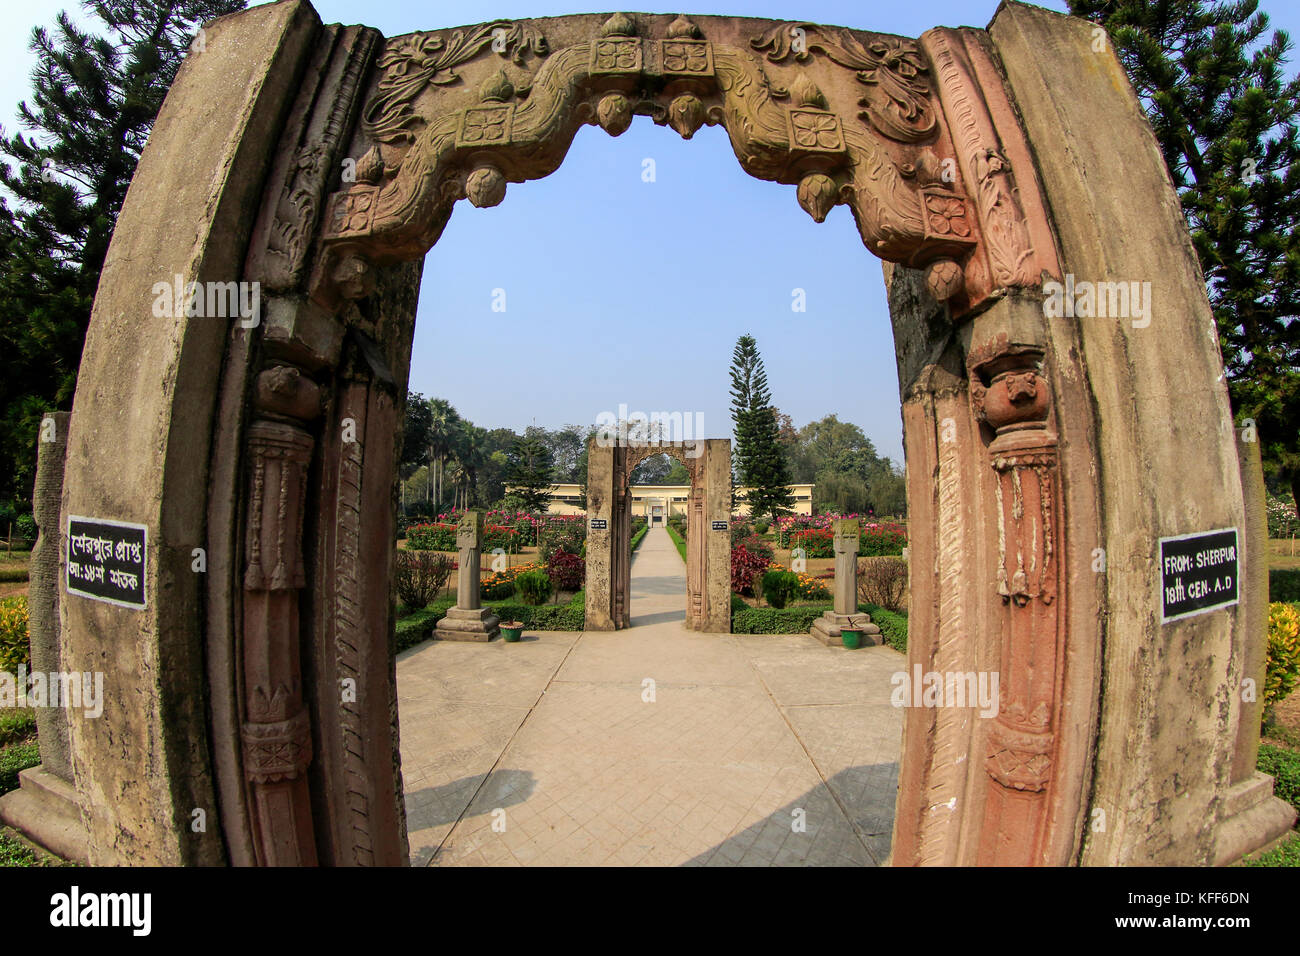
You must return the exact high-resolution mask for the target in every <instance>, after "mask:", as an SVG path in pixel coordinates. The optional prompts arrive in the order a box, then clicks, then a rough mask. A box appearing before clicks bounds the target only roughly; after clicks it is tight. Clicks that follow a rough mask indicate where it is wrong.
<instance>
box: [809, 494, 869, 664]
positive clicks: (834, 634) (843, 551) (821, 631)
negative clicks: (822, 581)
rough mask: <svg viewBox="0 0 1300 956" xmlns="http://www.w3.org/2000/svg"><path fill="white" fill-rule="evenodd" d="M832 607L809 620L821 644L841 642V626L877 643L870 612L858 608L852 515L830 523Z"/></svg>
mask: <svg viewBox="0 0 1300 956" xmlns="http://www.w3.org/2000/svg"><path fill="white" fill-rule="evenodd" d="M833 530H834V539H833V541H834V547H835V608H834V610H831V611H827V612H826V613H825V614H823V615H822V616H821V617H819V618H818V619H817V620H815V621H813V626H812V629H811V630H810V631H809V633H810V634H812V636H813V637H815V638H817V640H819V641H821V642H822V643H823V644H826V645H828V646H829V645H832V644H839V645H841V646H842V645H843V643H844V641H843V639H842V638H841V637H840V631H842V630H843V629H844V628H846V627H847V628H849V629H850V630H858V631H861V632H862V643H863V644H864V645H866V644H879V643H881V637H880V628H879V627H877V626H876V625H875V624H872V623H871V615H869V614H862V613H860V612H859V611H858V535H859V525H858V522H857V519H855V518H838V519H836V521H835V523H834V526H833Z"/></svg>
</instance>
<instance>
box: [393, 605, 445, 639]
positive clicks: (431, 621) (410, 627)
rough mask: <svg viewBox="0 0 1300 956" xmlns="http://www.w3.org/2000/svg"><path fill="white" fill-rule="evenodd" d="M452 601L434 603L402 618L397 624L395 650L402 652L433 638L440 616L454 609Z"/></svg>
mask: <svg viewBox="0 0 1300 956" xmlns="http://www.w3.org/2000/svg"><path fill="white" fill-rule="evenodd" d="M455 605H456V601H455V600H454V599H450V600H448V599H444V600H441V601H434V602H433V603H432V604H430V605H429V606H428V607H426V608H422V609H421V610H419V611H416V612H414V613H413V614H411V615H409V616H407V617H404V618H402V619H401V620H400V621H398V622H397V650H398V651H399V652H400V651H404V650H406V649H407V648H408V647H414V646H415V645H416V644H423V643H424V642H425V641H427V640H428V639H429V638H430V637H432V636H433V628H434V625H436V624H437V623H438V622H439V621H440V620H442V616H443V615H444V614H446V613H447V608H449V607H455Z"/></svg>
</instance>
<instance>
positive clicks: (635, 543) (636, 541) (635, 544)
mask: <svg viewBox="0 0 1300 956" xmlns="http://www.w3.org/2000/svg"><path fill="white" fill-rule="evenodd" d="M649 530H650V526H649V525H648V524H647V525H642V526H641V530H640V531H638V532H637V533H636V534H634V535H632V550H633V551H635V550H636V549H637V548H639V547H641V539H642V538H644V537H645V536H646V532H647V531H649Z"/></svg>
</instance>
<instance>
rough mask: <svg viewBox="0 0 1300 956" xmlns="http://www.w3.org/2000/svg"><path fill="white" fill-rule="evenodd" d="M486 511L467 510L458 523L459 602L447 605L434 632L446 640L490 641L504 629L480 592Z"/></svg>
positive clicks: (457, 582) (457, 579) (457, 595)
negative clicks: (484, 513)
mask: <svg viewBox="0 0 1300 956" xmlns="http://www.w3.org/2000/svg"><path fill="white" fill-rule="evenodd" d="M482 546H483V512H482V511H466V512H465V513H464V514H463V515H461V516H460V521H459V522H458V523H457V525H456V550H457V561H458V562H459V565H460V568H459V570H458V571H457V574H456V606H455V607H453V608H448V610H447V614H446V616H445V617H444V618H443V619H442V620H440V621H439V622H438V627H437V629H436V633H435V635H434V636H436V637H438V638H440V639H441V640H444V641H490V640H492V638H494V637H496V636H497V635H498V634H499V633H501V628H500V627H499V624H500V619H499V618H498V617H497V616H496V615H495V614H493V613H492V612H491V611H490V610H489V609H488V608H485V607H483V601H482V598H481V597H480V592H479V587H480V583H479V571H480V569H481V560H482V559H481V558H480V555H479V548H481V547H482Z"/></svg>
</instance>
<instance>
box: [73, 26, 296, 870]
mask: <svg viewBox="0 0 1300 956" xmlns="http://www.w3.org/2000/svg"><path fill="white" fill-rule="evenodd" d="M319 30H320V20H319V18H318V17H317V16H316V14H315V12H314V11H313V10H312V8H311V6H310V5H309V4H307V3H305V2H287V3H275V4H267V5H265V6H261V7H254V8H252V9H250V10H247V11H244V12H243V13H241V14H239V15H238V16H230V17H222V18H221V19H219V20H216V21H214V22H213V23H210V24H208V25H207V27H206V31H207V32H206V50H205V52H202V53H195V54H193V55H190V56H187V57H186V58H185V61H184V63H183V64H182V65H181V68H180V70H179V71H178V73H177V75H176V80H175V82H174V83H173V84H172V86H171V89H170V90H169V91H168V94H167V98H166V101H165V102H164V103H163V106H162V109H161V111H160V112H159V114H158V119H157V122H156V123H155V124H154V127H153V130H152V131H151V132H150V134H149V142H148V144H147V146H146V147H145V149H144V152H143V154H142V155H141V158H140V162H139V165H138V166H137V167H136V170H135V175H134V177H133V179H132V181H131V188H130V189H129V190H128V192H127V195H126V199H125V201H124V202H123V204H122V210H121V213H120V215H119V217H118V220H117V226H116V228H115V229H114V231H113V239H112V242H111V244H110V245H109V249H108V253H107V256H106V258H105V260H104V268H103V271H102V274H101V276H100V280H99V288H98V290H97V293H96V296H95V303H94V308H93V310H92V313H91V317H90V325H89V328H88V329H87V332H86V342H85V346H84V348H83V350H82V356H81V366H80V369H79V371H78V375H77V393H76V396H75V398H74V400H73V406H72V416H71V420H70V422H69V432H68V451H67V464H66V473H65V478H64V488H63V513H64V514H65V515H68V514H75V515H80V516H85V517H88V518H93V519H102V520H111V521H118V522H124V523H132V524H137V525H143V526H144V527H145V528H146V529H147V547H146V549H145V570H144V575H143V585H144V596H145V603H144V606H143V607H122V606H119V605H115V604H109V603H105V602H103V601H97V600H92V599H90V598H87V597H84V596H80V595H75V594H69V593H68V592H67V590H66V588H65V589H62V592H61V594H60V598H59V602H60V610H59V616H60V622H61V650H62V655H63V661H62V664H63V667H64V669H66V670H76V671H90V672H92V673H95V672H98V673H102V674H103V675H104V698H105V699H104V709H103V713H102V715H100V716H99V717H97V718H94V719H89V718H85V717H83V716H82V714H81V713H80V712H75V711H74V712H73V713H72V714H70V715H69V717H68V729H69V733H68V737H69V744H70V749H71V755H72V768H73V774H74V776H75V778H76V787H77V791H78V794H79V795H80V797H81V800H82V803H83V806H84V810H83V818H82V822H83V824H84V825H85V827H86V831H87V835H88V857H89V861H90V862H91V863H92V864H94V865H115V864H123V863H130V864H136V865H173V866H174V865H181V864H196V865H212V864H218V863H221V862H224V861H226V860H227V859H228V858H229V857H228V855H227V852H226V848H225V845H224V843H223V837H222V832H221V827H219V826H217V825H216V822H217V820H218V817H219V815H220V812H219V807H218V801H217V798H216V793H215V788H214V785H213V768H212V754H213V750H214V746H213V742H212V741H210V739H209V736H208V720H207V718H208V713H207V700H208V693H207V686H206V681H205V674H206V669H205V649H206V647H207V646H208V645H207V635H206V634H205V631H204V600H203V594H204V591H205V584H206V577H205V575H206V574H207V573H209V572H204V571H199V570H196V560H197V559H196V556H195V549H196V548H199V549H202V548H205V547H206V545H207V540H206V536H207V533H208V530H209V526H208V523H207V518H208V504H209V500H208V490H209V489H210V488H211V487H212V485H211V478H212V472H211V471H210V468H209V466H210V463H211V460H212V459H211V457H210V455H211V452H212V450H213V447H214V445H215V444H216V443H217V442H218V441H219V436H220V435H222V434H223V433H224V432H226V431H227V430H229V429H231V428H232V427H237V426H233V425H232V422H233V421H237V420H238V414H242V413H237V414H236V418H234V419H232V417H231V416H230V414H229V412H230V409H227V408H218V402H217V395H218V384H219V382H220V380H221V379H222V376H223V373H230V372H232V371H233V370H234V369H235V368H236V366H238V364H239V361H240V360H239V359H237V357H236V356H237V353H238V350H239V349H240V348H243V347H246V346H247V344H248V343H249V341H250V340H251V339H252V338H253V336H254V335H255V334H256V331H255V330H256V327H255V326H253V325H252V320H253V317H252V316H250V317H248V319H247V320H245V319H244V317H242V316H240V315H235V316H229V315H228V316H227V317H226V318H224V319H223V318H216V317H212V316H195V315H187V314H186V309H185V308H184V305H185V303H184V302H182V303H180V306H181V307H180V308H179V309H178V308H176V307H175V306H176V303H173V307H172V308H171V309H161V310H160V309H158V301H159V296H158V293H157V292H156V291H155V290H156V289H157V288H158V285H157V284H158V283H164V284H167V285H170V286H172V287H174V286H175V284H176V283H181V284H182V287H183V286H184V284H187V283H190V282H196V283H201V284H204V285H206V283H209V282H212V283H222V284H223V286H224V284H225V283H231V282H237V281H239V280H240V279H241V278H242V277H243V268H244V257H245V254H246V252H247V248H248V243H249V237H250V232H251V227H252V220H253V218H254V215H255V211H256V209H257V207H258V204H259V202H260V201H261V198H262V193H263V188H264V185H265V180H266V174H267V170H268V167H269V165H270V161H271V158H272V152H273V151H272V150H271V149H269V148H268V145H269V144H271V143H273V142H274V141H275V138H276V137H277V136H278V133H279V131H280V129H281V127H282V124H283V121H284V118H285V114H286V111H287V110H288V108H289V106H290V104H291V103H292V101H293V98H294V96H295V94H296V92H297V87H298V81H299V79H300V78H301V76H302V75H303V72H304V68H305V65H306V62H307V60H308V58H309V56H310V55H311V53H312V51H313V44H314V42H315V40H316V39H317V37H318V35H319V34H318V31H319ZM177 277H179V278H177ZM160 311H161V312H163V313H164V314H161V315H160V314H159V312H160ZM247 394H248V393H247V392H245V393H244V394H241V395H240V396H239V400H240V401H239V404H240V405H241V406H242V404H243V403H244V402H245V401H246V400H247ZM240 452H242V449H238V448H237V449H235V450H234V453H235V454H236V455H238V454H239V453H240ZM231 464H232V467H233V468H234V469H235V472H234V475H233V476H232V478H231V481H232V482H233V481H238V483H239V484H240V486H241V490H240V492H239V493H240V494H241V495H242V494H243V486H244V481H243V478H242V474H241V472H240V469H242V461H240V460H238V459H236V461H235V462H233V463H231ZM232 524H233V522H232ZM239 526H240V527H241V528H242V519H241V524H240V525H239ZM227 554H228V555H229V556H230V559H231V560H237V559H238V557H239V556H242V554H243V551H242V548H240V549H238V550H236V549H233V548H232V549H231V550H230V551H228V552H227ZM200 566H201V565H200ZM242 570H243V569H242V568H240V571H241V572H242ZM235 593H236V591H235V590H232V589H230V588H226V589H223V590H222V591H220V592H219V596H220V599H221V601H222V610H223V612H224V613H227V614H229V615H230V616H231V617H232V618H234V617H235V616H236V615H238V619H239V620H243V615H242V614H241V613H240V612H239V611H238V610H237V609H236V608H235V607H234V606H233V605H235V604H237V599H236V598H235V597H234V594H235ZM293 600H295V601H296V600H297V596H296V594H295V595H294V598H293ZM241 679H242V677H241ZM273 692H274V691H273ZM242 717H243V715H242V714H240V715H237V718H236V723H237V722H238V719H241V718H242ZM218 743H219V746H220V747H221V748H222V749H223V750H230V749H232V748H238V747H239V746H240V741H238V740H236V741H230V740H222V741H220V742H218ZM241 782H242V781H241ZM196 810H198V811H202V812H203V814H204V816H205V818H206V820H207V825H206V827H203V828H201V829H200V828H195V827H194V825H193V824H194V822H195V820H196V817H195V811H196Z"/></svg>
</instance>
